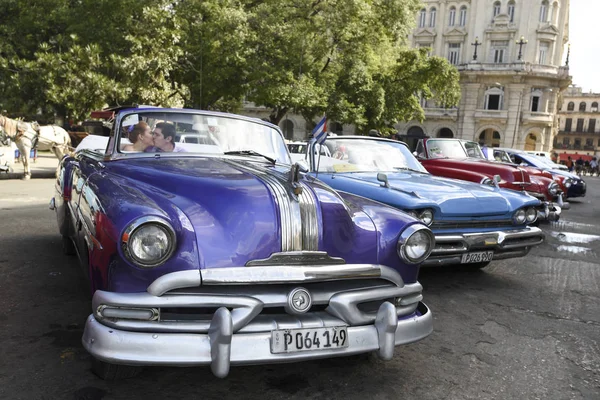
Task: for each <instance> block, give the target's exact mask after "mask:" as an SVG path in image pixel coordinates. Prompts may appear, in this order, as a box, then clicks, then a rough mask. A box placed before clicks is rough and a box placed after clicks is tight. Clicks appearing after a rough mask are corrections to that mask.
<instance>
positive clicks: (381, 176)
mask: <svg viewBox="0 0 600 400" xmlns="http://www.w3.org/2000/svg"><path fill="white" fill-rule="evenodd" d="M377 180H378V181H379V182H381V183H383V185H381V186H383V187H386V188H389V187H390V182H389V181H388V177H387V175H386V174H384V173H383V172H380V173H378V174H377Z"/></svg>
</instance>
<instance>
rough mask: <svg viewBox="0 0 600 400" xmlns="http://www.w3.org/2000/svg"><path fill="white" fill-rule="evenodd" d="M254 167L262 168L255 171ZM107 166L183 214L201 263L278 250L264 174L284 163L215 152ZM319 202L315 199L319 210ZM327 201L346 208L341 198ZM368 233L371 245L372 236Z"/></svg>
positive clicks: (276, 220) (228, 262)
mask: <svg viewBox="0 0 600 400" xmlns="http://www.w3.org/2000/svg"><path fill="white" fill-rule="evenodd" d="M248 167H250V169H248ZM254 167H257V168H259V169H260V170H261V171H263V172H259V173H255V172H253V171H252V170H251V168H254ZM109 168H110V169H111V171H112V172H115V173H117V174H119V175H124V176H127V177H128V179H130V180H131V183H132V185H135V186H137V187H138V188H139V190H143V192H144V193H145V195H147V196H148V197H149V198H151V199H152V200H154V201H155V202H156V204H157V205H158V206H159V207H160V208H162V209H168V208H169V207H171V206H170V204H172V205H174V206H176V207H177V208H178V209H180V210H181V211H182V212H183V213H184V214H185V216H187V218H188V219H189V222H190V223H191V225H192V227H193V229H194V231H195V235H196V240H197V242H198V252H199V256H200V260H199V261H200V268H221V267H234V266H244V265H245V263H246V262H247V261H249V260H256V259H265V258H268V257H269V256H270V255H271V254H272V253H276V252H280V251H281V247H282V239H281V233H282V230H281V222H280V214H279V208H278V205H277V204H276V200H275V198H274V196H273V194H272V192H271V189H269V187H268V186H267V185H266V184H265V182H264V175H265V171H266V170H267V169H268V170H269V171H268V172H266V174H267V175H274V174H279V175H280V176H281V174H282V173H284V172H287V171H288V170H289V169H287V168H285V167H283V168H280V167H279V166H278V167H271V166H270V165H268V164H267V163H263V164H261V163H246V162H245V161H240V160H234V159H220V158H216V157H208V158H202V157H186V158H185V159H181V158H167V157H165V158H163V159H160V160H155V159H148V158H145V159H135V160H126V161H124V160H123V161H119V162H115V163H114V164H113V165H111V166H110V167H109ZM261 178H262V179H261ZM284 185H285V181H284ZM316 197H317V199H318V195H317V196H316ZM334 200H335V198H334ZM334 203H338V201H337V200H336V201H334ZM321 206H323V205H322V204H321V201H319V200H317V210H318V211H317V212H318V213H319V214H320V208H321ZM327 207H328V208H331V207H336V208H337V209H339V210H341V211H344V210H345V208H344V206H343V204H342V200H341V199H339V204H337V205H336V204H334V205H332V204H330V203H328V204H327ZM337 215H338V216H339V215H340V214H339V213H338V214H337ZM184 223H185V221H184V222H182V225H183V224H184ZM338 224H339V225H340V226H346V227H347V226H348V224H352V216H350V215H349V214H348V213H347V212H345V211H344V212H343V217H342V218H341V220H339V221H336V222H335V225H338ZM369 236H370V235H369ZM371 239H372V240H371V241H373V244H372V245H374V244H375V236H374V235H373V236H372V237H371ZM332 255H334V254H332ZM337 256H344V255H343V254H338V255H337Z"/></svg>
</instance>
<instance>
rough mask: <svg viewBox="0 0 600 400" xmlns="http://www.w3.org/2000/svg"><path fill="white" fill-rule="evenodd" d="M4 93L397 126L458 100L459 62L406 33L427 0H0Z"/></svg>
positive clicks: (35, 108) (48, 105) (49, 110)
mask: <svg viewBox="0 0 600 400" xmlns="http://www.w3.org/2000/svg"><path fill="white" fill-rule="evenodd" d="M0 6H1V7H0V18H1V19H2V21H3V25H2V26H0V39H2V40H0V106H1V107H2V108H4V109H10V110H11V112H12V113H13V114H14V113H30V114H34V113H37V112H39V110H41V111H42V112H43V113H44V114H46V115H49V116H52V115H58V116H62V117H65V118H68V119H75V120H80V119H84V118H85V117H86V116H87V115H88V114H89V112H90V111H91V110H93V109H97V108H100V107H103V106H105V105H113V104H130V103H138V104H154V105H161V106H185V107H193V108H203V109H213V110H223V111H239V110H240V108H241V107H242V105H243V101H244V100H246V101H250V102H253V103H255V104H256V105H258V106H265V107H267V108H268V109H269V110H271V112H270V119H271V121H272V122H274V123H279V122H280V121H281V119H282V118H283V117H284V116H285V114H286V113H287V112H290V111H293V112H297V113H301V114H302V115H304V117H305V118H306V119H308V120H312V119H313V118H314V117H316V116H320V115H322V114H323V113H327V115H328V117H329V119H330V120H335V121H338V122H340V123H344V124H355V125H356V126H357V128H358V129H359V131H366V130H368V129H371V128H377V129H381V130H383V131H385V130H386V129H391V127H392V126H393V125H394V124H395V123H396V122H398V121H400V120H407V119H414V118H417V119H422V118H423V117H424V114H423V110H422V108H421V107H420V106H419V97H418V96H423V97H425V98H431V97H435V98H436V100H437V101H438V102H439V103H442V104H444V105H446V106H452V105H455V104H456V103H457V102H458V96H459V88H458V72H457V71H456V69H455V68H454V67H452V66H451V65H449V63H448V62H447V61H446V60H444V59H441V58H436V57H428V56H427V54H426V53H425V52H424V51H422V50H413V49H409V48H407V47H406V43H405V38H406V37H407V35H408V34H409V32H410V30H411V29H412V27H413V24H414V19H415V15H416V13H417V12H418V9H419V8H420V2H419V1H418V0H254V1H252V0H121V1H118V2H115V1H111V0H30V1H28V2H27V4H25V2H19V1H17V0H0Z"/></svg>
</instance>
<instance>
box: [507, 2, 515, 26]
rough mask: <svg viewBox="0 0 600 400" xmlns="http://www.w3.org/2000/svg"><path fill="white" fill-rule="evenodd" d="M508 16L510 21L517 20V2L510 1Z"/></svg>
mask: <svg viewBox="0 0 600 400" xmlns="http://www.w3.org/2000/svg"><path fill="white" fill-rule="evenodd" d="M508 17H509V21H510V22H515V2H514V1H509V2H508Z"/></svg>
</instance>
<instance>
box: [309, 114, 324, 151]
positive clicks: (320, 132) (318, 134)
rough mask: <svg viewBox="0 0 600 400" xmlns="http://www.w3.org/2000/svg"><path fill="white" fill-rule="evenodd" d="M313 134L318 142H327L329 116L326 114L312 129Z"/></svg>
mask: <svg viewBox="0 0 600 400" xmlns="http://www.w3.org/2000/svg"><path fill="white" fill-rule="evenodd" d="M312 134H313V137H314V138H315V140H316V141H317V143H319V144H323V143H325V139H327V117H326V116H325V115H323V118H322V119H321V121H319V123H318V124H317V126H315V129H313V130H312Z"/></svg>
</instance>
